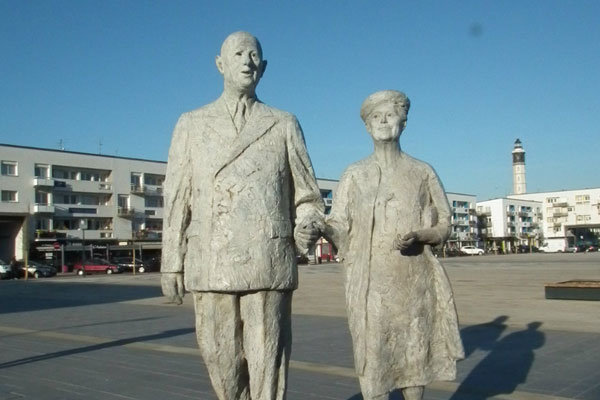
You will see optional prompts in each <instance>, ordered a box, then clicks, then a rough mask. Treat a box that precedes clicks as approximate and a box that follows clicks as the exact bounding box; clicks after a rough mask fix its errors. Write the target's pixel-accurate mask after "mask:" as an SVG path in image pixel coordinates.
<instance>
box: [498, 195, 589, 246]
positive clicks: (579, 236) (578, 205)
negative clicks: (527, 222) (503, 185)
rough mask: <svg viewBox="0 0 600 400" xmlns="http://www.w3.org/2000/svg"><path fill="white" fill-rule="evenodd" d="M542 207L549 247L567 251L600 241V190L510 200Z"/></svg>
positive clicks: (514, 197)
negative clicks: (527, 201) (523, 201)
mask: <svg viewBox="0 0 600 400" xmlns="http://www.w3.org/2000/svg"><path fill="white" fill-rule="evenodd" d="M508 197H509V198H511V199H519V200H531V201H536V202H538V203H540V205H541V211H542V221H541V225H542V229H541V232H540V233H541V237H542V238H543V241H544V242H545V243H548V244H549V247H550V248H552V249H555V250H556V251H564V250H565V249H566V248H567V247H573V246H578V245H586V244H588V245H598V243H599V241H600V188H590V189H577V190H560V191H555V192H540V193H527V194H521V195H511V196H508Z"/></svg>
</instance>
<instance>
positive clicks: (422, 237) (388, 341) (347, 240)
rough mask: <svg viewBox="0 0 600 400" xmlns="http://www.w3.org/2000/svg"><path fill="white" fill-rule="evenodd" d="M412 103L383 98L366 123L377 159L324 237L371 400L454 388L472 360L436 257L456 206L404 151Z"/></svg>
mask: <svg viewBox="0 0 600 400" xmlns="http://www.w3.org/2000/svg"><path fill="white" fill-rule="evenodd" d="M409 107H410V101H409V99H408V98H407V97H406V95H405V94H404V93H401V92H398V91H395V90H385V91H381V92H377V93H374V94H372V95H370V96H369V97H367V99H366V100H365V101H364V103H363V104H362V107H361V110H360V116H361V118H362V119H363V121H364V122H365V126H366V128H367V131H368V132H369V134H370V135H371V137H372V138H373V142H374V145H375V151H374V153H373V154H372V155H371V156H369V157H367V158H365V159H364V160H361V161H359V162H357V163H355V164H352V165H350V167H348V168H347V170H346V171H345V172H344V174H343V176H342V178H341V180H340V183H339V186H338V190H337V193H336V197H335V199H334V202H333V209H332V211H331V214H330V216H329V217H328V218H327V220H326V227H325V232H324V234H325V236H326V237H327V238H329V239H330V240H331V241H333V243H334V244H335V245H336V247H337V248H338V250H339V254H340V256H341V259H342V261H343V262H344V265H345V268H346V307H347V311H348V320H349V325H350V332H351V334H352V342H353V347H354V363H355V368H356V372H357V374H358V377H359V380H360V387H361V390H362V393H363V398H364V399H365V400H373V399H387V398H388V395H389V393H390V392H392V391H394V390H395V389H401V390H402V392H403V395H404V398H405V399H406V400H413V399H422V398H423V389H424V386H425V385H427V384H428V383H429V382H431V381H434V380H453V379H455V377H456V361H457V360H459V359H462V358H463V357H464V352H463V347H462V342H461V340H460V336H459V331H458V318H457V315H456V308H455V305H454V299H453V295H452V288H451V287H450V282H449V280H448V277H447V276H446V273H445V271H444V269H443V267H442V265H441V264H440V262H439V261H438V260H437V258H435V256H434V255H433V253H432V251H431V246H435V245H438V244H441V243H442V242H444V241H445V240H446V239H447V238H448V235H449V234H450V207H449V205H448V200H447V199H446V195H445V193H444V189H443V188H442V185H441V183H440V181H439V179H438V177H437V175H436V173H435V171H434V170H433V168H431V166H429V165H428V164H426V163H424V162H422V161H419V160H417V159H415V158H412V157H410V156H409V155H407V154H406V153H404V152H403V151H402V150H401V148H400V134H401V133H402V131H403V130H404V128H405V126H406V120H407V114H408V109H409Z"/></svg>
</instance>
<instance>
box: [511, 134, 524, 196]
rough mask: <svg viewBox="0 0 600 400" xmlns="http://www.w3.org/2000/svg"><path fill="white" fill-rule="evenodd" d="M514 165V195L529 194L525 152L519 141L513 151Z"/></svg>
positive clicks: (516, 141)
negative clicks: (526, 180)
mask: <svg viewBox="0 0 600 400" xmlns="http://www.w3.org/2000/svg"><path fill="white" fill-rule="evenodd" d="M512 159H513V161H512V165H513V194H523V193H526V192H527V183H526V182H525V150H523V146H522V145H521V141H520V140H519V139H517V140H515V147H514V149H513V151H512Z"/></svg>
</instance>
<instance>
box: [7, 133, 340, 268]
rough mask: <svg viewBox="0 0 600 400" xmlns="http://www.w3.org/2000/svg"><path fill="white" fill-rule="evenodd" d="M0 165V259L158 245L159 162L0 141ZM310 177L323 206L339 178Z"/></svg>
mask: <svg viewBox="0 0 600 400" xmlns="http://www.w3.org/2000/svg"><path fill="white" fill-rule="evenodd" d="M0 166H1V170H0V195H1V198H0V259H4V260H9V259H10V258H12V257H13V256H15V257H16V258H18V259H20V258H23V257H24V254H25V253H26V252H27V251H28V250H29V248H30V247H31V246H42V245H44V246H45V248H48V246H50V249H52V247H53V246H57V247H58V246H61V247H66V248H70V249H71V250H73V249H75V250H77V246H82V245H87V246H91V245H92V244H93V245H94V246H103V245H104V247H106V246H110V245H113V246H117V245H119V244H122V245H123V244H125V243H132V242H133V241H135V242H137V244H138V246H142V245H143V246H145V247H146V248H153V249H157V248H160V241H161V239H162V218H163V206H164V204H163V202H164V200H163V193H162V190H163V181H164V179H165V172H166V166H167V164H166V162H163V161H152V160H144V159H135V158H127V157H116V156H107V155H98V154H89V153H80V152H72V151H61V150H52V149H42V148H34V147H25V146H14V145H5V144H0ZM317 183H318V185H319V188H320V189H321V195H322V196H323V200H324V202H325V205H326V211H327V212H329V210H330V209H331V205H332V202H333V196H334V194H335V190H336V189H337V183H338V182H337V181H336V180H330V179H317ZM54 250H57V249H54Z"/></svg>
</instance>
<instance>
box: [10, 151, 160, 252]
mask: <svg viewBox="0 0 600 400" xmlns="http://www.w3.org/2000/svg"><path fill="white" fill-rule="evenodd" d="M0 166H1V170H0V194H1V198H0V232H1V233H0V258H4V259H10V257H12V256H13V255H16V257H17V258H21V257H23V255H24V252H25V251H26V248H27V247H28V246H29V244H30V243H36V242H38V243H43V242H46V243H47V242H52V243H58V244H68V243H76V242H79V243H83V242H86V243H90V242H94V243H107V244H109V243H114V244H116V243H119V242H123V241H128V240H132V239H136V240H141V241H155V242H159V241H160V239H161V233H162V217H163V196H162V184H163V181H164V177H165V175H164V174H165V168H166V163H165V162H160V161H150V160H142V159H134V158H126V157H115V156H107V155H97V154H88V153H79V152H72V151H60V150H51V149H41V148H33V147H25V146H13V145H5V144H1V145H0Z"/></svg>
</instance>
